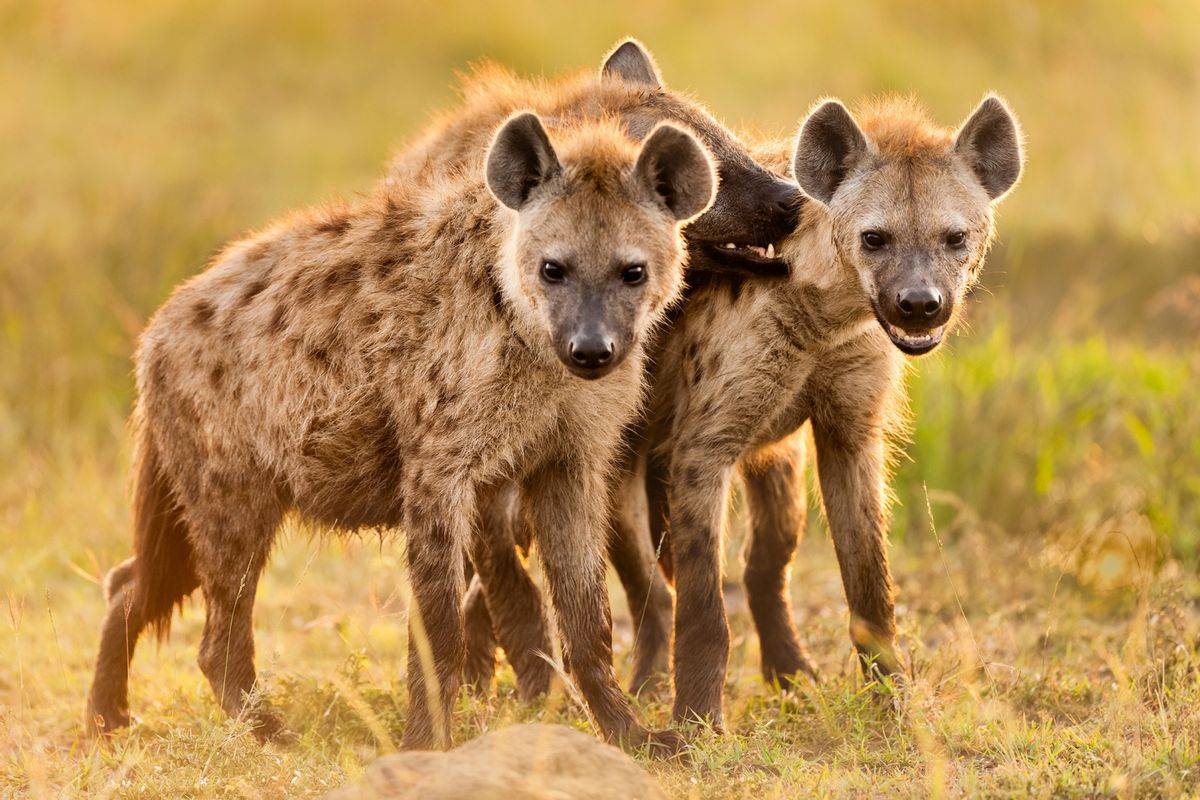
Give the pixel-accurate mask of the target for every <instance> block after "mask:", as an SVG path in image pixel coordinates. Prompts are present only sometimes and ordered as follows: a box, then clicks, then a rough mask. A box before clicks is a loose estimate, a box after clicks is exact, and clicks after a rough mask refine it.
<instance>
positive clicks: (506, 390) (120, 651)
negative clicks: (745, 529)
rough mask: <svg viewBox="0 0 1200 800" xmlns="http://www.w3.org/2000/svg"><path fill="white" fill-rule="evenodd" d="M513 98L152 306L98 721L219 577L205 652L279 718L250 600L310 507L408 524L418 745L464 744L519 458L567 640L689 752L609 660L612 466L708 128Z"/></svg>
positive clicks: (630, 735) (336, 515) (338, 518)
mask: <svg viewBox="0 0 1200 800" xmlns="http://www.w3.org/2000/svg"><path fill="white" fill-rule="evenodd" d="M561 122H562V124H561V125H559V126H557V128H555V129H554V140H553V143H552V140H551V138H549V137H548V135H547V132H546V130H545V128H544V127H543V125H542V123H541V122H540V121H539V119H538V117H537V116H535V115H534V114H532V113H522V114H517V115H515V116H512V117H511V118H509V120H508V121H507V122H505V123H504V124H503V125H502V126H501V127H500V130H499V132H498V133H496V134H495V135H494V139H493V140H492V144H491V146H490V148H487V147H486V146H481V147H480V148H479V152H478V153H477V155H476V156H475V157H474V158H473V159H470V162H471V163H469V164H467V167H466V168H464V169H462V170H459V171H457V172H456V173H455V175H453V176H444V177H443V178H442V179H441V180H439V181H437V182H436V183H433V184H426V185H422V186H420V187H418V188H416V189H409V188H406V187H405V186H404V185H392V186H389V187H385V188H383V189H381V190H380V191H379V192H378V193H377V194H376V195H375V196H373V197H372V198H370V199H368V200H366V201H364V202H362V203H361V204H360V205H357V206H354V207H335V208H326V209H323V210H319V211H316V212H312V213H306V214H300V215H297V216H294V217H292V218H290V219H288V220H286V221H284V222H282V223H280V224H278V225H276V226H274V227H272V228H270V229H268V230H266V231H265V232H263V233H261V234H259V235H256V236H253V237H251V238H250V239H248V240H246V241H243V242H240V243H238V244H235V245H233V246H232V247H230V248H229V249H227V250H226V251H225V252H224V253H222V254H221V255H220V256H219V257H218V258H217V260H216V262H215V263H214V264H213V265H212V266H211V267H209V269H208V270H207V271H205V272H204V273H203V274H201V275H199V276H198V277H196V278H195V279H193V280H191V281H189V282H188V283H186V284H185V285H183V286H182V287H180V288H179V289H178V290H177V291H176V292H175V293H174V294H173V295H172V297H171V299H170V300H168V301H167V303H166V304H165V305H164V306H163V307H162V308H161V309H160V310H159V311H158V313H157V314H155V316H154V318H153V320H152V321H151V323H150V325H149V326H148V328H147V330H146V332H145V333H144V334H143V336H142V339H141V345H140V348H139V351H138V355H137V383H138V392H139V398H138V405H137V411H136V421H137V426H138V450H139V462H138V468H137V469H138V473H137V487H136V500H135V509H134V524H135V542H134V552H135V555H134V557H133V558H132V559H131V560H129V561H127V562H125V563H124V564H122V565H121V566H119V567H117V568H116V569H115V570H113V572H112V573H111V574H110V575H109V579H108V581H107V588H108V592H109V611H108V616H107V618H106V619H105V622H104V625H103V629H102V633H101V641H100V653H99V657H98V660H97V666H96V675H95V680H94V683H93V685H92V690H91V694H90V698H89V710H88V718H89V720H90V721H91V722H92V723H93V724H94V725H97V726H99V727H100V728H101V729H102V730H111V729H112V728H114V727H116V726H119V725H123V724H126V723H127V722H128V719H129V717H128V711H127V683H128V666H129V657H130V655H131V651H132V649H133V646H134V644H135V643H136V641H137V638H138V635H139V634H140V633H141V632H142V631H143V629H144V628H146V627H147V626H153V627H156V628H158V630H159V631H160V632H162V631H165V629H166V628H167V626H168V624H169V621H170V619H171V615H172V611H173V607H174V606H175V605H176V604H178V603H180V602H181V601H182V600H183V599H184V598H185V597H187V596H188V595H189V594H190V593H191V592H192V591H194V590H195V589H196V588H197V587H199V588H200V589H201V590H202V591H203V593H204V599H205V603H206V611H207V617H206V620H205V625H204V634H203V640H202V642H201V645H200V657H199V663H200V668H201V670H202V671H203V673H204V674H205V676H206V677H207V678H208V680H209V682H210V683H211V685H212V687H213V690H214V691H215V692H216V695H217V697H218V699H219V701H220V703H221V706H222V707H223V708H224V709H225V711H226V712H227V713H228V714H230V715H233V716H238V715H243V714H244V715H246V718H248V719H249V720H250V722H251V724H252V726H253V727H254V730H255V732H256V734H257V735H258V736H259V737H260V738H263V739H270V738H275V737H278V736H279V735H280V734H281V733H283V730H282V726H281V723H280V720H279V719H278V718H277V717H276V716H275V715H274V714H273V713H272V712H271V711H270V710H269V709H268V708H267V707H266V706H265V704H263V703H261V702H257V703H249V702H248V700H249V699H250V698H251V692H252V690H253V689H254V686H255V668H254V659H253V654H254V643H253V638H252V630H251V619H252V614H253V607H254V596H255V590H256V587H257V585H258V580H259V575H260V573H261V571H262V569H263V566H264V564H265V562H266V559H267V556H268V551H269V550H270V547H271V544H272V541H273V540H274V536H275V532H276V529H277V528H278V526H279V523H280V520H281V518H282V517H283V515H284V514H285V513H286V512H287V511H288V510H290V509H295V510H296V511H298V512H299V513H300V514H302V515H304V516H305V517H308V518H311V519H314V520H318V521H320V522H322V523H325V524H328V525H331V526H334V527H336V528H339V529H343V530H353V529H358V528H363V527H387V528H396V527H402V528H403V529H404V531H405V533H406V535H407V544H408V564H409V575H410V580H411V583H412V588H413V600H414V602H413V606H412V608H411V614H410V628H409V656H408V687H409V717H408V722H407V726H406V729H405V732H404V744H405V746H406V747H410V748H413V747H430V746H445V745H447V743H448V741H449V712H450V708H451V703H452V701H453V698H454V696H455V690H456V687H457V686H458V685H459V676H460V672H461V670H462V659H463V652H464V645H463V623H462V617H461V600H462V594H463V583H464V568H463V560H464V554H465V552H466V549H467V547H468V546H469V544H470V542H471V538H472V536H473V535H475V534H476V532H477V531H478V525H477V519H478V517H477V515H478V512H479V510H480V509H481V508H483V507H485V506H486V505H487V504H488V502H489V497H490V495H491V494H492V493H493V492H494V491H495V490H496V488H497V487H499V486H502V485H505V484H507V483H510V482H516V483H517V484H518V485H519V486H520V487H521V491H522V493H523V494H524V496H525V498H526V501H527V503H528V505H529V507H530V508H532V509H536V518H537V524H538V531H539V534H540V544H541V552H542V556H543V561H544V564H545V569H546V573H547V576H548V578H549V583H550V592H551V596H552V598H553V601H554V607H555V608H556V609H557V612H558V619H559V623H560V627H561V632H562V639H563V642H564V646H565V653H564V656H565V658H564V660H565V662H566V664H567V666H568V669H569V670H570V671H571V673H572V674H573V676H574V678H575V680H576V682H577V683H578V685H579V688H580V690H581V692H582V694H583V696H584V698H585V699H586V701H587V703H588V706H589V709H590V711H591V713H592V716H593V718H594V720H595V722H596V724H597V725H598V727H599V728H600V730H601V731H602V732H603V734H604V735H605V736H606V737H608V738H611V739H615V740H620V741H622V742H625V743H628V744H632V745H637V744H641V743H650V744H654V745H662V746H664V747H666V748H668V749H673V748H674V747H676V746H678V743H679V740H678V736H677V735H676V734H673V733H671V732H669V731H667V732H661V733H654V732H650V731H647V730H646V729H644V728H643V727H642V726H641V725H640V724H639V723H638V722H637V720H636V718H635V716H634V712H633V710H632V708H631V707H630V705H629V703H628V701H627V699H626V698H625V696H624V695H623V694H622V693H621V691H620V689H619V687H618V686H617V683H616V680H615V676H614V674H613V670H612V654H611V624H610V617H609V607H608V599H607V594H606V590H605V587H604V555H603V554H604V522H605V516H606V514H607V503H606V501H607V492H606V488H607V486H606V481H607V476H608V472H609V471H610V468H611V464H612V461H613V458H614V452H615V450H616V448H617V446H618V444H619V441H620V436H621V431H622V427H623V426H624V425H625V424H626V423H627V422H628V421H629V420H631V419H632V418H633V417H634V415H635V413H636V412H637V410H638V408H639V404H640V401H641V397H642V390H643V365H642V362H643V341H644V340H645V338H646V337H647V335H648V333H649V330H650V329H651V328H652V327H653V326H654V325H655V324H656V323H657V321H658V320H659V318H660V317H661V315H662V313H663V311H664V309H665V307H666V306H667V305H668V304H669V303H670V302H671V301H672V300H673V298H674V297H675V296H676V295H677V293H678V291H679V288H680V286H681V285H682V276H683V265H682V255H683V249H682V248H683V242H682V239H681V235H680V230H681V226H682V225H683V224H684V223H685V222H686V221H688V220H690V219H691V218H693V217H695V216H696V215H698V214H700V213H701V212H703V211H704V209H705V208H706V207H707V206H708V205H709V203H710V202H711V199H712V196H713V193H714V191H715V187H716V176H715V174H714V171H713V165H712V162H711V157H710V155H709V154H708V152H707V151H706V150H705V148H704V147H703V146H702V145H701V144H700V143H699V142H698V141H697V140H696V139H695V138H694V137H693V136H692V135H691V134H690V133H687V132H685V131H684V130H682V129H681V128H677V127H673V126H671V125H662V126H659V127H658V128H656V129H655V130H654V131H653V132H651V133H650V135H649V136H648V137H647V138H646V139H645V141H644V143H643V144H642V145H641V147H640V149H639V147H638V145H637V144H636V143H634V142H632V141H631V140H630V139H629V138H628V137H627V136H626V135H625V133H624V132H622V131H620V130H619V129H618V128H617V127H616V126H613V125H610V124H607V123H603V122H601V123H591V124H575V123H571V122H569V121H561Z"/></svg>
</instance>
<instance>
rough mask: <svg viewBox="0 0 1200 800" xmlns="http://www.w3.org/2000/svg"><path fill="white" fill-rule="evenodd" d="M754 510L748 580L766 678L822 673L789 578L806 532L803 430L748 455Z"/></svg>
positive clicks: (746, 476) (745, 465) (749, 501)
mask: <svg viewBox="0 0 1200 800" xmlns="http://www.w3.org/2000/svg"><path fill="white" fill-rule="evenodd" d="M742 484H743V486H744V488H745V492H746V495H745V497H746V506H747V508H748V510H749V512H750V541H749V542H748V544H747V547H746V572H745V575H744V578H743V580H744V582H745V586H746V598H747V600H748V601H749V605H750V614H751V616H752V617H753V618H754V626H755V628H757V630H758V641H759V649H760V650H761V652H762V672H763V678H765V679H766V681H767V682H768V683H780V684H786V683H787V682H789V681H790V680H791V679H793V678H795V677H797V676H799V675H800V674H801V673H804V674H806V675H810V676H813V677H815V676H816V668H815V667H814V666H813V663H812V661H811V660H810V659H809V657H808V654H807V653H806V652H805V651H804V646H803V645H802V644H801V642H800V639H799V637H798V636H797V635H796V626H795V624H794V623H793V622H792V605H791V600H790V598H789V597H788V578H789V575H790V571H791V570H790V567H791V560H792V555H793V554H794V553H795V552H796V545H797V544H798V543H799V541H800V537H801V536H803V534H804V526H805V521H806V516H807V508H806V506H805V487H804V440H803V439H802V438H800V437H798V436H796V437H793V438H792V439H791V440H788V441H786V442H783V443H781V444H779V445H776V446H775V447H771V448H767V449H764V450H763V451H761V452H759V453H753V454H751V455H749V456H747V457H746V458H744V459H743V460H742Z"/></svg>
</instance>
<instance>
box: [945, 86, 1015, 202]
mask: <svg viewBox="0 0 1200 800" xmlns="http://www.w3.org/2000/svg"><path fill="white" fill-rule="evenodd" d="M954 150H955V152H957V153H958V154H959V155H960V156H962V157H963V158H964V159H965V160H966V162H967V164H969V165H970V167H971V170H972V171H973V172H974V173H975V176H976V177H977V178H979V182H980V183H981V184H982V185H983V188H984V191H986V192H987V193H988V197H990V198H992V199H993V200H999V199H1000V198H1001V197H1003V196H1004V195H1005V194H1007V193H1008V190H1009V189H1011V188H1012V187H1013V185H1014V184H1015V183H1016V182H1017V178H1019V177H1021V165H1022V162H1023V161H1024V154H1023V153H1022V152H1021V129H1020V126H1019V125H1017V118H1016V117H1015V116H1013V113H1012V112H1011V111H1009V110H1008V106H1006V105H1005V104H1004V101H1003V100H1001V99H1000V98H999V97H998V96H996V95H994V94H989V95H988V96H987V97H985V98H984V99H983V102H982V103H980V104H979V107H978V108H976V109H975V111H974V113H972V114H971V116H970V117H969V118H968V119H967V121H966V122H964V123H963V125H962V127H961V128H959V129H958V133H957V134H956V135H955V137H954Z"/></svg>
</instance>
